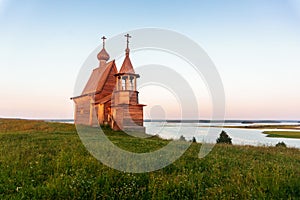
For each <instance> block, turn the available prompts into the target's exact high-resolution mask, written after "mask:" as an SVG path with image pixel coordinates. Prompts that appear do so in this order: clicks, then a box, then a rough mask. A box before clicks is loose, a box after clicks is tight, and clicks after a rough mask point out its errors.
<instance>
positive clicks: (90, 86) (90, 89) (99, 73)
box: [81, 60, 117, 95]
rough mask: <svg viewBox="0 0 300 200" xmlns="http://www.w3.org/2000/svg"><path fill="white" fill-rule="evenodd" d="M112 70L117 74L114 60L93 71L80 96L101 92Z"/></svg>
mask: <svg viewBox="0 0 300 200" xmlns="http://www.w3.org/2000/svg"><path fill="white" fill-rule="evenodd" d="M112 68H114V69H113V70H114V71H115V73H117V67H116V64H115V60H112V61H110V62H108V63H107V64H106V66H102V67H98V68H96V69H94V70H93V72H92V74H91V76H90V78H89V80H88V82H87V84H86V85H85V88H84V89H83V91H82V94H81V95H85V94H90V93H94V92H99V91H101V90H102V89H103V86H104V84H105V82H106V80H107V78H108V75H109V72H110V70H111V69H112Z"/></svg>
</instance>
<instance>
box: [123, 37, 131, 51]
mask: <svg viewBox="0 0 300 200" xmlns="http://www.w3.org/2000/svg"><path fill="white" fill-rule="evenodd" d="M124 36H125V37H127V49H129V38H131V35H129V34H128V33H127V34H126V35H124Z"/></svg>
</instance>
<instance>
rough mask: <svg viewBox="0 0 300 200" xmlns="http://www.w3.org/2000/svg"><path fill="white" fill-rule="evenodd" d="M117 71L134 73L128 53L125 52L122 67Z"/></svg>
mask: <svg viewBox="0 0 300 200" xmlns="http://www.w3.org/2000/svg"><path fill="white" fill-rule="evenodd" d="M119 73H120V74H121V73H129V74H135V71H134V69H133V66H132V64H131V61H130V58H129V54H127V53H126V56H125V59H124V61H123V64H122V67H121V69H120V71H119Z"/></svg>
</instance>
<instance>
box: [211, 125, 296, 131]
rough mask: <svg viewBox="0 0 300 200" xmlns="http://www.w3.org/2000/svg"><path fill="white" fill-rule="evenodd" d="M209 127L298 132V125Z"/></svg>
mask: <svg viewBox="0 0 300 200" xmlns="http://www.w3.org/2000/svg"><path fill="white" fill-rule="evenodd" d="M210 127H218V128H219V127H223V128H245V129H287V130H300V125H299V124H292V125H290V124H289V125H287V124H272V125H271V124H270V125H263V124H255V125H248V126H243V125H233V126H228V125H225V126H210Z"/></svg>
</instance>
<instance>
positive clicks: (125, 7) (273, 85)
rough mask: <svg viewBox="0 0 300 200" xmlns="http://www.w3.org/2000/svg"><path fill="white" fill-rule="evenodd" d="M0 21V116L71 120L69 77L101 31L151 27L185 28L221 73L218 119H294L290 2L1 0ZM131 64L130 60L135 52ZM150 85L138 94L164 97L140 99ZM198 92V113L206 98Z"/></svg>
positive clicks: (295, 28) (298, 43)
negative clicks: (222, 100) (222, 113)
mask: <svg viewBox="0 0 300 200" xmlns="http://www.w3.org/2000/svg"><path fill="white" fill-rule="evenodd" d="M0 26H1V29H0V94H1V96H0V97H1V98H0V117H19V118H42V119H46V118H48V119H70V118H73V103H72V101H70V97H72V96H73V90H74V85H75V81H76V78H77V75H78V73H79V70H80V68H81V66H82V64H83V63H84V61H85V59H86V58H87V57H88V56H89V54H90V53H91V52H92V51H94V50H95V48H97V47H98V46H99V45H101V40H100V38H101V36H102V35H105V36H106V37H108V38H111V37H113V36H115V35H117V34H120V33H123V32H126V31H130V30H133V29H139V28H144V27H157V28H164V29H169V30H173V31H176V32H179V33H181V34H183V35H186V36H187V37H189V38H190V39H192V40H194V41H195V42H197V43H198V44H199V45H200V46H201V47H202V48H203V49H204V50H205V51H206V52H207V54H208V55H209V57H210V58H211V59H212V61H213V62H214V64H215V66H216V68H217V69H218V71H219V73H220V76H221V78H222V80H223V85H224V88H225V94H226V118H227V119H288V120H300V103H299V102H300V37H299V35H300V1H297V0H274V1H269V0H244V1H236V0H228V1H224V0H213V1H204V0H203V1H201V0H200V1H199V0H195V1H177V0H174V1H96V0H95V1H74V0H72V1H68V0H66V1H49V0H48V1H47V0H45V1H39V0H27V1H16V0H0ZM131 42H132V43H134V38H132V40H131ZM120 48H122V49H124V48H125V42H124V47H123V46H122V47H120ZM144 56H145V55H144ZM157 57H159V55H158V56H157ZM154 58H155V57H154ZM164 58H165V59H167V58H168V56H166V57H164ZM149 59H151V58H149ZM152 59H153V58H152ZM160 59H161V61H162V62H164V59H163V58H160ZM121 61H122V60H120V61H118V62H117V64H119V63H121ZM132 62H133V65H134V66H136V65H139V63H140V61H139V57H138V55H132ZM166 62H167V61H166ZM178 62H180V61H178ZM135 64H136V65H135ZM95 67H96V66H95ZM118 67H119V65H118ZM136 67H137V66H136ZM187 76H188V75H187ZM190 76H191V78H192V74H191V75H190ZM141 79H142V77H141ZM193 87H195V89H197V87H198V86H193ZM141 90H142V89H141ZM157 90H160V89H159V88H157ZM149 91H151V89H149V90H148V92H146V91H144V92H142V91H141V94H140V99H141V101H142V102H143V103H144V102H145V103H147V104H148V105H149V107H151V106H153V105H154V104H153V103H154V101H155V103H156V104H159V103H160V104H161V105H162V107H164V106H167V105H171V104H170V103H169V102H167V100H166V98H168V97H161V98H159V97H158V98H156V99H155V100H153V102H152V103H151V102H147V101H150V100H151V97H152V96H155V95H154V94H153V92H152V93H151V92H150V93H151V94H149ZM204 93H205V91H204ZM143 95H144V96H143ZM162 96H163V95H162ZM166 96H167V94H166ZM200 96H201V95H200ZM202 98H203V99H201V98H200V99H198V100H199V102H201V103H199V104H201V106H200V107H201V108H202V110H201V112H202V113H201V118H203V119H206V118H209V116H210V114H209V112H210V111H209V110H210V109H206V108H211V105H210V102H209V98H208V97H206V95H204V96H203V97H202ZM151 101H152V100H151ZM152 104H153V105H152ZM174 107H176V106H174ZM166 109H169V108H166ZM168 112H169V113H168V115H167V117H168V118H176V117H177V116H178V115H177V114H178V113H176V112H177V111H176V110H174V111H172V110H169V111H168ZM155 117H156V118H159V116H155Z"/></svg>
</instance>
